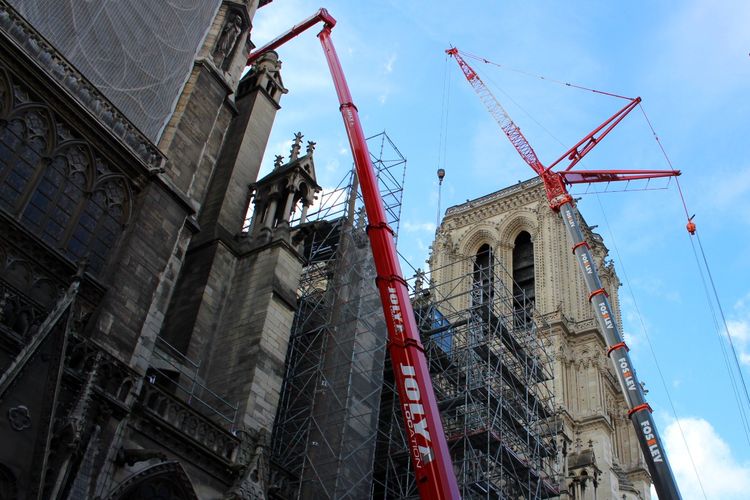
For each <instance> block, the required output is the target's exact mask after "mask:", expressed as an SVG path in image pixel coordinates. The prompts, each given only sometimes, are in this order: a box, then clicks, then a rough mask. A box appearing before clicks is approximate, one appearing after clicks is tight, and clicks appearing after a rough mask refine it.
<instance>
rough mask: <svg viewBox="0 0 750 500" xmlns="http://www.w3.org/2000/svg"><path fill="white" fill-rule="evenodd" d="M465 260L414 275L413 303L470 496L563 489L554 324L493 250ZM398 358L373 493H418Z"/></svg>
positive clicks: (387, 374)
mask: <svg viewBox="0 0 750 500" xmlns="http://www.w3.org/2000/svg"><path fill="white" fill-rule="evenodd" d="M480 260H481V257H479V256H477V257H473V258H468V259H456V260H455V261H453V262H451V263H450V264H449V265H447V266H445V267H443V268H440V269H432V270H431V280H430V283H429V285H428V284H427V283H425V281H426V277H425V276H424V274H423V273H418V274H417V275H416V276H415V278H413V279H412V282H411V284H412V289H413V290H414V297H413V304H414V310H415V315H416V318H417V323H418V325H419V328H420V331H421V334H422V342H423V344H424V346H425V351H426V355H427V358H428V362H429V367H430V372H431V375H432V382H433V387H434V390H435V394H436V397H437V400H438V408H439V409H440V412H441V417H442V421H443V427H444V429H445V433H446V437H447V440H448V446H449V449H450V453H451V457H452V459H453V466H454V471H455V472H456V476H457V479H458V484H459V488H460V491H461V495H462V497H463V498H464V499H467V498H472V499H473V498H487V499H500V498H508V499H521V498H523V499H539V498H550V497H555V496H557V495H558V494H559V492H558V487H557V484H556V480H555V477H556V473H557V472H558V467H559V465H558V464H559V460H558V450H557V446H556V443H557V438H556V429H557V423H556V416H555V413H554V404H553V387H552V371H551V370H552V363H551V358H550V355H549V354H548V353H547V351H546V349H545V339H546V338H547V337H548V335H549V333H550V332H549V330H550V329H549V326H548V325H546V324H545V323H544V322H543V321H542V320H540V319H539V315H538V314H536V312H535V311H534V309H533V297H526V296H524V295H523V293H522V292H521V294H520V295H516V296H515V297H514V296H513V294H512V293H511V292H510V291H511V290H513V287H512V284H513V281H512V277H511V275H509V273H508V272H507V271H506V270H505V269H504V268H503V267H502V265H501V264H500V263H499V262H496V261H494V259H492V258H489V259H486V258H485V259H484V261H480ZM388 365H389V362H388V361H386V367H385V370H384V382H385V387H384V390H383V391H382V401H381V413H380V423H379V436H378V443H377V452H376V461H375V463H376V470H375V472H374V481H373V485H374V486H373V492H372V495H371V496H372V497H373V498H389V499H391V498H418V495H417V487H416V484H415V480H414V474H413V469H412V466H411V463H410V462H409V459H408V454H407V445H406V439H405V435H404V427H403V421H402V417H401V413H400V408H399V404H398V399H397V395H396V392H395V387H394V384H393V376H392V375H391V368H390V366H388Z"/></svg>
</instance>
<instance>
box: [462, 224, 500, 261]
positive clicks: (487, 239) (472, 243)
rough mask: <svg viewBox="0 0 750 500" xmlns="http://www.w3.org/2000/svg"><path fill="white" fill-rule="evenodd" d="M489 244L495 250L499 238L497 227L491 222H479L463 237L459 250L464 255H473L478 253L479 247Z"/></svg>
mask: <svg viewBox="0 0 750 500" xmlns="http://www.w3.org/2000/svg"><path fill="white" fill-rule="evenodd" d="M485 243H486V244H488V245H489V246H490V248H491V249H492V250H493V251H495V249H496V248H497V246H498V243H499V240H498V239H497V229H496V228H495V227H494V226H491V225H489V224H479V225H477V226H476V227H474V228H473V229H472V230H471V231H470V232H469V233H468V234H467V235H466V236H464V237H463V238H461V241H460V243H459V244H458V252H459V253H460V254H461V255H464V256H472V255H475V254H476V253H477V250H479V247H481V246H482V245H484V244H485Z"/></svg>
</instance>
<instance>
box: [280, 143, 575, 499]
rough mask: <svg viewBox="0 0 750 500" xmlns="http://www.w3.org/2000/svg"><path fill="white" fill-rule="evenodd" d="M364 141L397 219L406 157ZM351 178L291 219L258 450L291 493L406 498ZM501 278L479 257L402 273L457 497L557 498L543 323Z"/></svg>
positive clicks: (391, 391)
mask: <svg viewBox="0 0 750 500" xmlns="http://www.w3.org/2000/svg"><path fill="white" fill-rule="evenodd" d="M368 144H369V149H370V151H371V154H372V155H373V158H372V160H373V165H374V166H375V169H376V171H377V178H378V181H379V187H380V192H381V195H382V197H383V200H384V204H385V208H386V212H387V214H388V218H389V220H388V222H389V224H390V225H391V227H394V228H398V225H399V215H400V208H401V192H402V189H403V188H402V182H403V179H404V176H405V168H406V161H405V159H404V158H403V157H402V156H401V154H400V153H399V151H398V149H397V148H396V147H395V145H394V144H393V143H392V142H391V140H390V138H388V136H387V135H385V133H383V134H379V135H377V136H374V137H371V138H369V139H368ZM356 187H357V186H356V176H355V175H354V173H353V172H351V173H349V174H347V175H346V176H345V178H344V179H343V180H342V181H341V183H340V184H339V186H338V187H337V188H336V189H335V190H332V191H329V192H326V193H324V194H323V196H322V199H321V201H320V206H319V207H318V209H317V210H316V211H314V212H312V213H310V214H309V215H308V222H307V223H306V224H305V225H303V226H300V227H299V231H300V232H301V233H303V234H305V244H304V248H305V258H306V262H305V266H304V269H303V273H302V278H301V280H300V286H299V306H298V308H297V311H296V314H295V318H294V323H293V328H292V332H291V336H290V341H289V351H288V354H287V365H286V372H285V378H284V385H283V390H282V396H281V402H280V404H279V410H278V413H277V417H276V422H275V425H274V434H273V440H272V442H273V445H272V455H271V456H272V459H271V460H272V462H271V463H272V467H278V468H279V470H280V471H283V473H284V474H287V475H288V476H287V478H288V481H289V484H290V485H291V488H290V489H289V490H286V492H285V493H286V494H289V493H290V492H292V493H293V494H294V498H310V497H311V496H313V495H316V496H320V495H323V497H325V498H402V499H407V498H418V491H417V485H416V479H415V475H414V471H413V469H412V465H411V463H410V460H409V453H408V447H407V440H406V436H405V433H406V431H405V429H404V427H403V424H402V417H401V411H400V408H399V403H398V395H397V391H396V388H395V383H394V376H393V369H392V366H391V360H390V358H389V356H388V355H387V353H386V336H385V335H384V331H385V321H384V318H383V311H382V307H381V304H380V299H379V296H378V291H377V288H376V287H375V283H374V281H373V280H372V276H373V274H374V264H373V257H372V252H371V250H370V247H369V245H368V242H367V236H366V234H365V228H366V224H367V221H366V216H365V213H364V209H363V206H362V199H361V195H359V194H358V192H357V189H356ZM467 270H468V271H467ZM508 283H512V276H511V274H509V273H508V272H507V271H506V270H505V269H504V268H503V266H502V264H501V263H500V262H499V261H498V260H497V259H492V258H491V257H490V255H489V253H485V254H480V255H478V256H475V257H472V258H469V259H462V260H458V261H455V262H452V263H450V264H449V265H447V266H445V267H442V268H439V269H432V273H431V276H430V277H427V276H426V274H425V273H424V272H422V271H421V270H416V272H415V274H414V276H413V277H412V278H411V279H409V284H410V291H411V294H412V303H413V305H414V310H415V314H416V319H417V324H418V325H419V329H420V334H421V337H422V342H423V343H424V346H425V354H426V356H427V360H428V363H429V367H430V374H431V377H432V380H433V385H434V388H435V395H436V398H437V402H438V407H439V408H440V412H441V415H442V419H443V425H444V426H445V432H446V438H447V440H448V443H449V448H450V453H451V458H452V461H453V467H454V470H455V471H456V473H457V479H458V484H459V487H460V490H461V495H462V497H463V498H528V499H537V498H550V497H554V496H557V495H558V487H557V485H556V484H555V475H556V474H558V472H559V470H558V469H559V465H560V462H559V453H558V450H557V436H556V432H557V421H556V415H555V406H554V398H553V391H552V386H551V381H552V371H551V358H550V355H549V353H548V352H547V350H546V349H545V347H544V341H545V338H546V336H547V334H548V333H549V327H548V326H547V325H545V324H544V322H543V321H540V320H539V319H535V316H538V315H535V313H534V308H533V297H527V296H526V295H525V294H524V293H523V291H519V290H517V293H516V294H514V293H513V292H512V290H513V289H512V288H511V287H509V286H507V284H508ZM279 498H281V496H279Z"/></svg>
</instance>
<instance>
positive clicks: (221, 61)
mask: <svg viewBox="0 0 750 500" xmlns="http://www.w3.org/2000/svg"><path fill="white" fill-rule="evenodd" d="M242 24H243V23H242V16H240V15H239V14H238V13H236V12H235V13H230V14H229V15H228V16H227V20H226V22H225V23H224V27H223V28H221V34H220V35H219V40H218V41H217V42H216V48H215V49H214V53H213V56H214V62H215V63H216V66H218V67H220V68H224V67H225V66H226V62H227V58H229V57H230V56H231V55H232V52H233V51H234V47H235V45H236V44H237V39H238V38H239V36H240V33H242Z"/></svg>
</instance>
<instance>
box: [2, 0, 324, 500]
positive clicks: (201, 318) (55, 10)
mask: <svg viewBox="0 0 750 500" xmlns="http://www.w3.org/2000/svg"><path fill="white" fill-rule="evenodd" d="M267 3H269V0H237V1H232V0H225V1H221V0H205V1H199V2H190V1H179V0H175V1H164V2H162V1H158V2H145V3H144V2H140V1H136V0H132V1H131V0H123V1H120V2H86V1H72V2H58V1H57V0H0V498H2V499H32V498H33V499H48V498H55V499H88V498H101V499H122V500H124V499H191V498H201V499H208V498H211V499H216V498H227V499H230V498H263V497H265V496H267V495H273V494H274V491H277V490H279V487H278V485H276V486H275V484H276V483H274V481H275V480H274V479H273V478H271V476H270V472H269V469H268V464H267V462H266V459H265V457H266V456H267V453H266V452H265V450H266V449H267V447H268V446H269V444H270V433H271V430H272V426H273V420H274V416H275V412H276V406H277V403H278V398H279V392H280V390H281V384H282V377H283V369H284V358H285V354H286V344H287V342H288V338H289V331H290V328H291V321H292V318H293V315H294V311H295V308H296V295H295V291H296V288H297V283H298V280H299V275H300V272H301V261H302V258H301V249H300V248H301V246H302V244H301V243H300V242H298V241H294V240H293V238H292V233H293V231H292V229H293V228H290V219H291V213H292V212H293V211H296V213H297V214H299V213H300V212H302V213H304V212H305V211H306V210H307V207H309V206H310V204H311V203H312V201H313V198H314V196H315V193H316V192H317V191H318V190H319V189H320V188H319V187H318V185H317V183H316V179H315V167H314V161H313V152H314V146H315V145H314V143H311V142H309V143H307V146H306V147H305V144H303V143H302V137H301V134H298V135H297V136H296V138H295V142H294V146H293V148H292V151H291V155H290V156H289V158H288V160H287V159H279V160H278V161H277V163H276V167H275V169H274V171H273V172H272V173H271V174H269V175H268V176H266V177H265V178H263V179H258V171H259V168H260V163H261V159H262V157H263V154H264V151H265V147H266V142H267V140H268V137H269V134H270V131H271V127H272V124H273V121H274V117H275V115H276V112H277V111H278V110H279V109H280V100H281V98H282V96H283V95H284V94H285V93H286V92H287V90H286V88H285V87H284V84H283V80H282V78H281V73H280V66H281V64H280V61H279V60H278V57H277V55H276V54H275V53H273V52H269V53H268V54H266V55H265V56H263V57H262V58H261V59H260V60H259V61H258V62H257V63H256V65H255V66H254V67H253V69H252V70H250V71H249V72H247V73H246V74H245V75H244V76H242V75H243V71H244V69H245V61H246V58H247V55H248V53H249V52H250V50H252V49H253V48H254V44H253V42H252V21H253V17H254V14H255V12H256V11H257V9H258V8H260V7H263V6H264V5H265V4H267ZM291 22H293V21H292V20H290V23H291ZM290 135H291V133H290ZM251 203H252V205H253V207H254V208H255V217H254V219H253V221H252V223H251V224H250V225H249V226H248V225H246V222H245V218H246V214H247V212H248V207H249V205H250V204H251ZM302 222H304V216H303V218H302ZM276 494H277V496H278V495H279V494H278V493H276Z"/></svg>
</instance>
